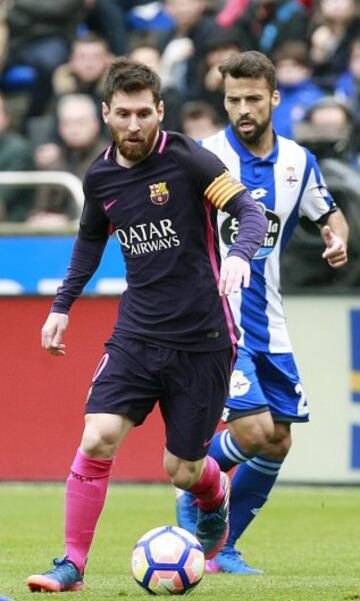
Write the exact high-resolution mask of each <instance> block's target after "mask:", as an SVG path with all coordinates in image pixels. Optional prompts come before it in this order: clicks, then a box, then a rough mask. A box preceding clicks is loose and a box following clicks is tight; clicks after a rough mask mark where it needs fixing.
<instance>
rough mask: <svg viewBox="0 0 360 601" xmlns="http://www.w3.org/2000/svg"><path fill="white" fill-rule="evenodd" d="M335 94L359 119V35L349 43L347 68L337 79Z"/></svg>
mask: <svg viewBox="0 0 360 601" xmlns="http://www.w3.org/2000/svg"><path fill="white" fill-rule="evenodd" d="M335 95H336V96H337V97H338V98H340V99H341V100H343V101H344V102H346V104H347V105H348V106H350V107H351V108H352V110H353V111H354V112H355V113H356V115H357V119H358V120H360V37H357V38H355V39H354V40H353V42H352V44H351V47H350V57H349V61H348V69H347V71H345V73H343V75H341V77H339V79H338V80H337V82H336V85H335Z"/></svg>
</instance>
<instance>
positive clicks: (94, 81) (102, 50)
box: [52, 32, 112, 114]
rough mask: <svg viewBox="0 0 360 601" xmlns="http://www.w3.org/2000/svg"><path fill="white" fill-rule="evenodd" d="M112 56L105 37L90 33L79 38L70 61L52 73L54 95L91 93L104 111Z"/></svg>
mask: <svg viewBox="0 0 360 601" xmlns="http://www.w3.org/2000/svg"><path fill="white" fill-rule="evenodd" d="M111 57H112V55H111V54H110V51H109V47H108V44H107V42H106V40H104V39H103V38H101V37H99V36H98V35H97V34H95V33H92V32H88V33H86V34H84V35H83V36H79V37H76V38H75V40H74V41H73V43H72V47H71V53H70V57H69V61H68V62H67V63H65V64H63V65H60V66H59V67H57V69H56V70H55V72H54V74H53V78H52V85H53V91H54V94H55V96H57V97H59V96H62V95H63V94H88V95H90V96H92V98H93V99H94V100H95V102H96V103H97V104H98V105H99V111H101V100H102V98H103V93H104V90H103V81H104V75H105V71H106V69H107V67H108V65H109V63H110V60H111ZM99 114H100V113H99Z"/></svg>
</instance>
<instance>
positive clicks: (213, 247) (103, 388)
mask: <svg viewBox="0 0 360 601" xmlns="http://www.w3.org/2000/svg"><path fill="white" fill-rule="evenodd" d="M160 86H161V84H160V79H159V77H158V76H157V75H156V74H155V73H154V72H153V71H152V70H151V69H149V68H148V67H147V66H146V65H142V64H141V63H136V62H134V61H130V60H127V59H119V60H117V61H115V62H114V63H113V64H112V65H111V67H110V69H109V72H108V75H107V79H106V84H105V97H104V103H103V118H104V121H105V123H106V124H107V125H108V127H109V129H110V131H111V133H112V137H113V140H114V142H113V143H112V144H111V145H110V146H109V147H108V148H107V149H106V151H105V152H103V153H101V155H100V156H99V157H98V158H97V159H96V160H95V161H94V163H93V164H92V165H91V166H90V168H89V169H88V171H87V173H86V176H85V180H84V193H85V204H84V209H83V213H82V216H81V220H80V228H79V234H78V237H77V240H76V243H75V246H74V250H73V254H72V258H71V262H70V267H69V271H68V274H67V277H66V278H65V280H64V282H63V284H62V286H61V287H60V288H59V290H58V292H57V295H56V298H55V301H54V303H53V306H52V310H51V313H50V315H49V317H48V319H47V321H46V322H45V325H44V327H43V330H42V344H43V347H44V348H45V349H46V350H47V351H49V352H50V353H52V354H53V355H56V356H59V355H60V356H61V355H63V354H64V352H65V345H64V343H63V340H62V339H63V334H64V332H65V329H66V327H67V325H68V316H67V313H68V311H69V309H70V307H71V305H72V303H73V302H74V300H75V299H76V298H77V297H78V296H79V295H80V293H81V291H82V289H83V287H84V286H85V284H86V283H87V282H88V280H89V279H90V277H91V276H92V275H93V273H94V272H95V270H96V268H97V266H98V264H99V261H100V259H101V256H102V253H103V251H104V248H105V245H106V241H107V239H108V236H109V232H115V235H116V236H117V238H118V240H119V245H120V246H121V249H122V252H123V254H124V257H125V261H126V268H127V283H128V288H127V291H126V292H125V294H124V295H123V298H122V303H121V315H120V317H119V319H118V321H117V323H116V325H115V329H114V332H113V334H112V336H111V337H110V339H109V340H108V341H107V343H106V344H105V353H104V355H103V357H102V359H101V361H100V364H99V365H98V368H97V370H96V372H95V375H94V378H93V381H92V385H91V387H90V390H89V394H88V397H87V401H86V406H85V428H84V433H83V437H82V441H81V445H80V448H79V449H78V451H77V453H76V456H75V459H74V462H73V464H72V466H71V470H70V475H69V478H68V480H67V485H66V516H65V545H66V548H65V554H64V557H63V558H61V559H56V560H54V567H53V568H52V569H50V570H48V571H47V572H45V573H42V574H33V575H32V576H30V577H29V579H28V586H29V588H30V589H31V590H32V591H40V592H63V591H76V590H80V589H81V588H83V572H84V568H85V563H86V560H87V556H88V552H89V549H90V545H91V542H92V538H93V535H94V531H95V527H96V523H97V520H98V518H99V516H100V513H101V511H102V507H103V505H104V501H105V496H106V491H107V486H108V481H109V476H110V470H111V465H112V461H113V457H114V454H115V452H116V450H117V448H118V447H119V445H120V444H121V442H122V441H123V440H124V438H125V437H126V435H127V434H128V432H129V431H130V430H131V429H132V428H133V427H134V426H138V425H140V424H142V423H143V421H144V420H145V419H146V416H147V415H148V414H149V413H150V412H151V411H152V409H153V407H154V405H155V404H156V403H157V402H158V401H159V403H160V408H161V412H162V415H163V419H164V422H165V428H166V448H165V452H164V467H165V471H166V472H167V474H168V476H169V478H170V480H171V482H172V483H173V484H175V485H176V486H177V487H180V488H182V489H186V490H189V491H191V493H192V494H194V495H195V498H196V499H197V502H198V522H197V536H198V538H199V540H200V542H201V543H202V546H203V548H204V552H205V556H206V557H209V558H210V557H212V556H214V554H216V553H217V551H219V550H220V548H221V547H222V545H223V544H224V542H225V540H226V537H227V532H228V498H229V478H228V476H227V475H226V474H221V473H220V469H219V466H218V465H217V463H216V461H215V460H214V459H212V458H209V459H207V458H206V455H207V452H208V446H209V442H210V440H211V438H212V436H213V434H214V432H215V430H216V426H217V423H218V420H219V419H220V416H221V413H222V410H223V408H224V403H225V400H226V397H227V395H228V390H229V380H230V375H231V369H232V366H233V359H234V358H235V354H236V352H235V351H236V340H237V333H236V328H235V326H234V322H233V319H232V315H231V311H230V309H229V306H228V301H227V295H228V294H230V292H232V291H233V292H238V291H239V290H240V288H241V287H242V286H245V287H246V286H248V284H249V277H250V265H249V261H250V260H251V258H252V256H253V255H254V254H255V252H256V251H257V250H258V248H259V247H260V245H261V242H262V240H263V239H264V236H265V233H266V228H267V220H266V218H265V216H264V215H263V213H262V211H261V210H260V209H259V207H258V206H257V204H256V203H255V202H254V201H253V199H252V198H251V196H250V194H249V193H248V191H247V190H246V187H245V186H244V185H242V184H241V183H239V181H237V180H235V179H234V178H232V177H231V176H230V174H229V172H228V171H227V169H226V167H225V166H224V164H223V163H222V162H221V161H220V159H218V158H217V157H216V156H215V155H214V154H213V153H212V152H210V151H209V150H206V149H203V148H200V147H199V146H198V145H197V144H196V143H195V142H194V141H193V140H191V139H190V138H186V137H185V136H183V135H181V134H176V133H169V134H168V133H166V132H165V131H161V130H160V123H161V120H162V117H163V112H164V107H163V103H162V101H161V96H160ZM218 209H221V210H224V209H226V210H227V211H228V212H229V213H230V214H231V215H233V216H234V218H235V219H237V220H239V222H240V224H241V231H239V233H238V234H237V236H235V238H234V243H233V244H232V245H231V247H230V248H229V253H228V255H229V256H228V257H227V259H225V261H223V263H222V265H220V253H219V246H218V233H217V213H218ZM89 327H91V324H89ZM140 459H141V458H140V457H139V460H140ZM146 460H147V461H150V458H146Z"/></svg>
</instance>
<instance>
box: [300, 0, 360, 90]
mask: <svg viewBox="0 0 360 601" xmlns="http://www.w3.org/2000/svg"><path fill="white" fill-rule="evenodd" d="M359 14H360V1H359V0H319V2H318V8H317V11H316V12H315V14H314V16H313V19H312V21H313V31H312V33H311V36H310V42H311V49H310V58H311V61H312V63H313V68H314V76H315V78H316V81H317V83H318V84H319V85H320V86H322V87H323V88H324V89H325V90H326V91H327V92H328V93H330V94H332V93H333V90H334V86H335V82H336V80H337V79H338V77H340V75H342V73H344V71H346V69H347V62H348V57H349V53H350V46H351V43H352V40H353V39H354V38H355V37H359V36H360V18H359Z"/></svg>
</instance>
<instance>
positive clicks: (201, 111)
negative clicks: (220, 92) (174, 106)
mask: <svg viewBox="0 0 360 601" xmlns="http://www.w3.org/2000/svg"><path fill="white" fill-rule="evenodd" d="M202 117H208V118H209V119H210V120H211V121H212V123H214V124H215V125H217V124H218V123H219V121H220V120H219V117H218V115H217V112H216V110H215V109H214V107H213V106H211V104H209V103H208V102H205V101H204V100H188V101H187V102H185V103H184V104H183V106H182V108H181V111H180V118H181V121H182V122H184V121H185V120H186V119H201V118H202Z"/></svg>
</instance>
